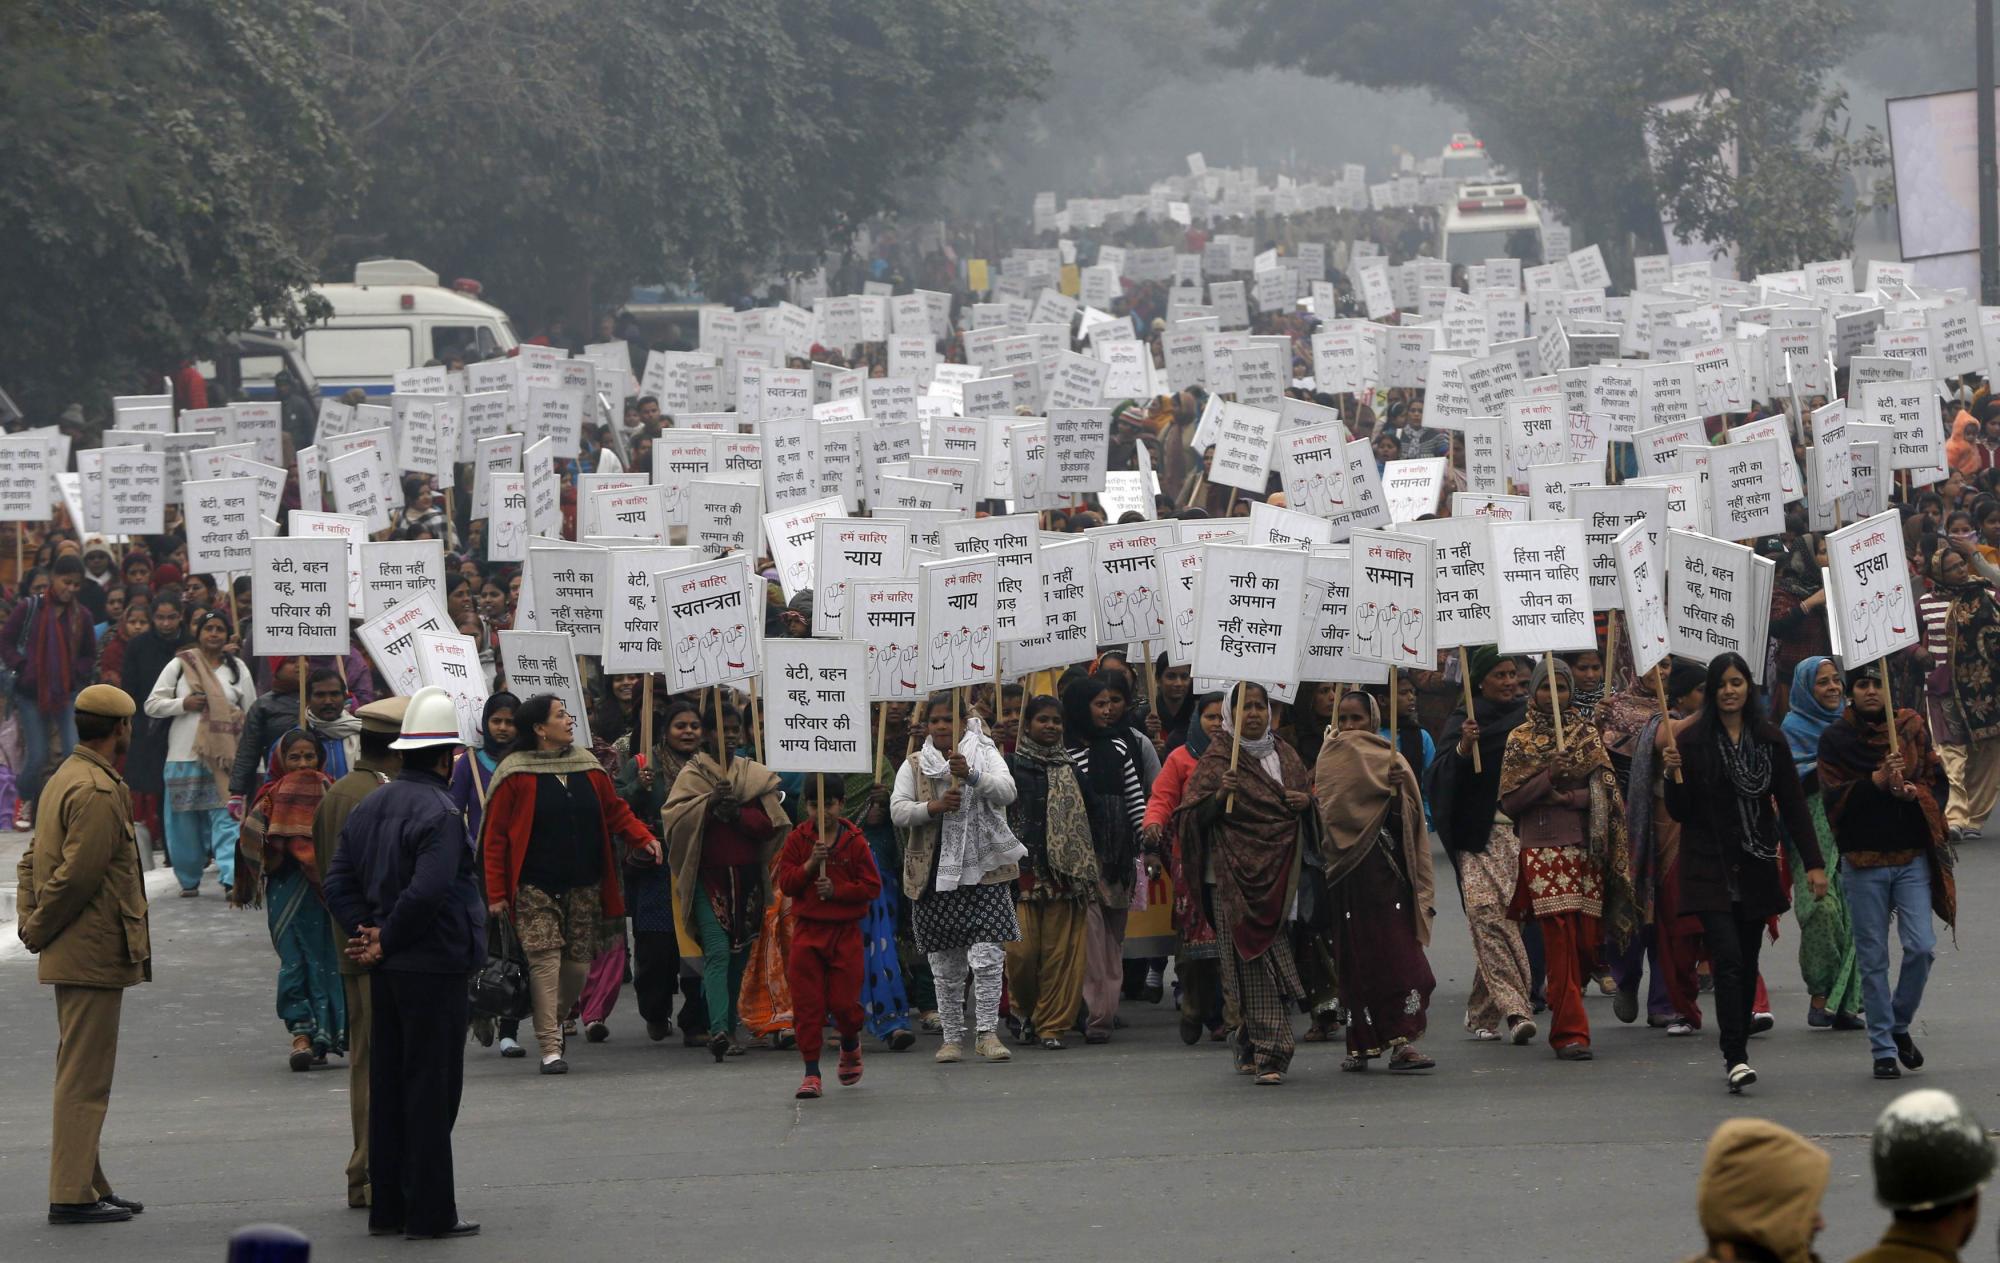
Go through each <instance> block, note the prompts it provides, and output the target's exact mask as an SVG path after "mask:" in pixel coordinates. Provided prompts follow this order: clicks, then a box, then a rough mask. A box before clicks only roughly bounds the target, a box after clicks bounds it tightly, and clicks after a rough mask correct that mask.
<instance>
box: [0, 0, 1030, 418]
mask: <svg viewBox="0 0 2000 1263" xmlns="http://www.w3.org/2000/svg"><path fill="white" fill-rule="evenodd" d="M0 23H4V25H0V111H4V116H5V117H6V118H7V119H8V124H9V125H8V127H7V128H6V129H3V130H0V232H4V233H6V234H7V237H8V240H10V241H13V242H17V243H25V245H26V248H23V249H17V250H15V251H11V252H9V254H8V256H7V257H6V258H5V259H0V284H4V286H5V290H6V292H7V293H8V294H9V295H10V296H12V297H14V299H15V301H14V302H12V303H10V304H9V306H8V309H7V311H6V313H5V315H4V316H0V385H4V386H6V387H7V388H8V389H9V390H10V392H12V393H13V394H15V396H16V397H17V399H19V400H20V401H21V402H22V403H23V405H24V407H26V408H27V409H28V410H29V412H30V414H31V416H36V417H39V418H41V419H46V418H47V416H48V415H49V414H51V413H52V412H53V410H55V409H57V408H60V407H61V406H62V404H63V403H66V402H68V401H71V400H78V399H84V400H90V401H91V402H93V403H96V404H98V405H100V406H101V403H102V399H103V397H104V396H105V395H108V394H110V393H115V392H116V391H118V390H123V389H134V388H137V389H151V388H153V387H152V384H151V383H152V382H154V381H156V380H157V379H156V378H154V377H152V376H151V375H152V374H157V373H158V372H160V371H163V370H164V369H166V368H169V367H171V366H172V365H173V364H175V363H177V362H179V361H180V360H181V359H183V358H185V357H187V356H189V355H199V354H202V353H203V352H205V351H206V350H208V349H210V348H211V347H213V345H214V344H215V342H216V341H217V340H218V339H219V338H221V337H223V336H224V335H226V334H227V333H229V332H231V331H234V330H237V329H242V328H247V327H251V326H255V325H263V324H297V323H298V322H299V321H300V320H302V319H303V318H305V317H306V316H307V315H308V314H309V313H307V312H306V311H304V310H303V309H302V308H301V306H300V305H299V303H298V301H297V297H296V296H297V294H298V292H299V290H300V288H301V287H302V286H304V285H307V284H309V283H310V282H312V281H315V280H320V279H334V278H337V277H338V276H341V275H344V274H345V272H346V270H347V269H348V268H349V267H350V266H351V265H352V263H353V262H354V261H355V260H357V259H361V258H366V257H371V256H379V255H398V256H406V257H412V258H416V259H420V260H422V261H423V262H424V263H426V264H428V265H429V266H431V267H434V268H436V269H437V270H438V271H439V272H440V273H441V274H443V275H445V276H457V275H470V276H476V277H478V278H480V279H481V281H482V282H484V283H485V284H486V286H487V290H488V293H489V294H490V295H492V296H493V297H495V298H496V299H497V300H498V301H500V302H502V303H503V304H507V305H511V306H514V307H516V308H517V309H520V308H526V309H527V310H528V311H529V312H532V313H533V314H534V315H536V316H539V315H540V314H541V313H542V312H543V311H545V310H550V309H557V308H566V309H576V308H578V307H580V306H581V305H582V304H584V303H585V302H587V301H596V302H600V303H601V302H605V301H608V300H610V299H612V298H615V297H622V296H623V294H624V292H625V291H626V289H627V288H628V287H629V286H631V285H632V284H634V283H646V282H659V281H683V280H689V279H694V280H699V281H718V280H720V279H722V278H733V277H738V276H742V277H747V276H750V275H753V274H756V273H758V272H761V271H763V270H767V269H769V268H771V267H773V266H774V265H777V264H778V263H780V262H781V261H782V260H783V259H784V258H785V257H786V256H787V255H788V254H793V253H796V252H800V251H808V250H816V249H819V248H820V247H823V246H824V245H826V244H828V243H829V242H831V241H833V240H836V239H838V238H839V237H840V236H841V235H843V234H844V233H845V232H846V231H847V230H848V229H849V228H851V227H852V226H853V225H854V224H856V223H858V222H859V221H861V220H863V219H865V218H867V217H869V216H871V215H874V214H878V213H880V212H882V211H884V210H888V209H892V208H893V206H894V199H895V196H896V192H897V189H898V186H899V184H901V183H902V182H903V181H905V180H906V179H908V178H909V177H911V176H913V175H915V174H918V173H920V172H923V171H925V170H928V169H930V168H931V167H932V166H933V165H935V164H936V163H938V162H939V161H940V160H941V159H942V158H943V157H944V156H945V155H946V154H947V153H948V151H949V150H950V149H951V148H952V146H953V145H954V144H956V143H957V142H958V141H959V140H960V139H962V138H963V137H965V136H966V135H967V134H968V132H970V131H971V130H972V129H974V128H976V127H978V126H979V125H980V124H982V123H983V122H985V121H987V120H989V119H991V118H994V117H996V116H997V115H998V114H999V112H1000V111H1001V110H1002V109H1004V108H1005V106H1006V105H1007V104H1008V103H1010V102H1012V101H1015V100H1019V99H1022V98H1025V97H1027V96H1029V95H1031V94H1032V93H1033V92H1034V91H1035V89H1036V87H1037V85H1038V83H1039V82H1040V79H1041V76H1042V74H1043V71H1044V65H1043V61H1042V58H1041V56H1040V55H1039V54H1038V53H1037V52H1036V51H1034V49H1033V48H1032V47H1031V46H1030V44H1029V43H1028V42H1027V41H1026V38H1025V35H1024V34H1023V32H1022V31H1021V29H1020V24H1019V23H1017V22H1016V20H1015V10H1014V7H1013V6H1012V5H1010V4H1009V3H1007V0H876V2H875V3H871V4H868V5H855V4H852V3H848V2H847V0H728V2H727V3H720V2H717V0H320V2H319V3H317V4H313V5H296V4H291V3H288V2H287V0H23V3H19V4H12V5H8V6H6V8H5V16H3V17H0ZM22 296H27V301H22Z"/></svg>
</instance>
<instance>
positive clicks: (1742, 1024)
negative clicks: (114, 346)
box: [1661, 653, 1826, 1092]
mask: <svg viewBox="0 0 2000 1263" xmlns="http://www.w3.org/2000/svg"><path fill="white" fill-rule="evenodd" d="M1661 759H1662V762H1664V763H1665V765H1666V768H1667V781H1666V803H1667V811H1668V813H1669V814H1671V815H1672V816H1673V818H1674V819H1675V820H1678V821H1679V822H1680V825H1681V853H1680V870H1681V873H1680V878H1681V887H1680V895H1681V911H1682V912H1684V913H1692V914H1694V915H1696V916H1698V917H1700V918H1701V925H1702V934H1703V937H1704V938H1705V939H1706V940H1707V944H1708V956H1709V964H1710V968H1711V969H1712V970H1713V972H1714V975H1715V1008H1716V1024H1717V1025H1718V1026H1719V1027H1720V1028H1721V1031H1722V1061H1723V1064H1724V1065H1725V1066H1727V1067H1728V1071H1727V1076H1728V1083H1729V1090H1730V1091H1731V1092H1741V1091H1742V1090H1743V1089H1744V1088H1746V1087H1748V1086H1749V1085H1751V1084H1753V1083H1755V1082H1756V1081H1757V1072H1756V1071H1755V1070H1752V1069H1751V1068H1750V1059H1749V1039H1750V1009H1751V1002H1752V1000H1753V998H1754V989H1755V986H1756V978H1757V953H1758V950H1759V948H1760V947H1761V946H1762V943H1763V933H1764V925H1765V922H1767V921H1768V920H1770V918H1772V917H1775V916H1777V915H1779V914H1780V913H1782V912H1784V911H1785V910H1786V909H1787V908H1789V907H1791V899H1790V898H1789V897H1788V896H1787V893H1786V890H1785V882H1784V879H1783V878H1782V876H1781V875H1780V874H1779V871H1778V848H1779V846H1780V845H1781V844H1782V840H1783V839H1784V837H1786V836H1787V835H1789V836H1790V838H1791V840H1792V844H1793V846H1794V847H1795V848H1796V849H1797V851H1798V856H1799V862H1800V863H1801V864H1803V865H1804V867H1805V870H1806V887H1807V889H1808V890H1810V891H1811V892H1812V896H1813V898H1814V899H1822V898H1825V896H1826V868H1825V864H1824V862H1823V860H1822V859H1821V857H1820V851H1819V842H1818V840H1817V839H1818V835H1817V833H1816V831H1815V830H1814V829H1813V823H1812V816H1811V815H1810V814H1809V813H1808V812H1807V810H1806V800H1805V794H1804V792H1803V790H1802V789H1801V788H1800V785H1799V775H1798V771H1797V769H1796V768H1795V767H1794V766H1793V764H1792V751H1791V746H1790V744H1789V743H1788V742H1787V741H1786V740H1785V735H1784V733H1783V732H1781V731H1780V730H1779V728H1778V726H1777V725H1776V724H1773V723H1772V722H1771V721H1770V720H1768V719H1766V718H1765V717H1764V713H1763V708H1762V707H1761V706H1760V705H1759V704H1758V701H1757V690H1756V688H1755V686H1754V685H1752V683H1751V680H1750V664H1749V663H1747V662H1745V661H1744V660H1743V658H1742V656H1741V655H1739V654H1734V653H1725V654H1722V655H1720V656H1718V657H1717V658H1716V659H1715V660H1714V661H1712V662H1710V663H1709V664H1708V690H1707V697H1706V699H1705V700H1704V701H1703V703H1702V708H1701V711H1700V713H1699V714H1697V715H1695V716H1694V717H1693V718H1692V719H1690V720H1687V721H1683V723H1682V725H1681V726H1680V728H1679V730H1678V731H1677V732H1676V733H1675V736H1674V740H1673V742H1672V743H1670V744H1669V745H1668V746H1667V747H1666V749H1665V750H1664V751H1662V754H1661ZM1676 770H1678V771H1679V772H1680V777H1679V779H1675V775H1674V773H1675V771H1676ZM1780 820H1782V821H1783V822H1784V828H1783V829H1782V830H1780V829H1779V827H1778V823H1779V821H1780Z"/></svg>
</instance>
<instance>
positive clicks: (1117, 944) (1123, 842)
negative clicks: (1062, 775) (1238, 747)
mask: <svg viewBox="0 0 2000 1263" xmlns="http://www.w3.org/2000/svg"><path fill="white" fill-rule="evenodd" d="M1116 679H1117V677H1115V676H1114V677H1112V678H1111V679H1107V678H1106V675H1105V674H1104V673H1099V674H1097V675H1093V676H1089V677H1087V678H1085V679H1081V680H1077V681H1075V682H1074V683H1072V684H1071V685H1070V686H1069V687H1068V688H1067V689H1065V690H1064V691H1063V702H1062V707H1063V727H1064V729H1065V736H1066V739H1067V741H1068V753H1069V758H1070V761H1071V762H1072V763H1074V764H1075V765H1076V777H1077V780H1078V781H1079V782H1080V783H1081V784H1082V787H1083V801H1084V805H1085V808H1086V814H1087V823H1088V824H1089V827H1090V839H1091V847H1092V849H1093V851H1094V852H1095V854H1096V861H1097V862H1096V870H1097V881H1096V893H1095V894H1094V896H1093V897H1092V899H1091V901H1090V904H1089V907H1088V910H1087V912H1086V916H1085V929H1084V974H1083V1003H1084V1007H1085V1008H1086V1009H1087V1010H1088V1011H1089V1015H1090V1016H1089V1022H1088V1027H1087V1029H1086V1030H1085V1031H1084V1036H1083V1039H1084V1042H1085V1043H1087V1044H1102V1043H1105V1042H1107V1041H1108V1040H1109V1039H1110V1038H1111V1031H1112V1027H1113V1024H1114V1023H1115V1021H1116V1019H1117V1016H1118V999H1119V991H1120V988H1121V987H1122V985H1123V984H1124V981H1125V951H1124V947H1125V921H1126V917H1127V916H1128V914H1129V912H1130V910H1131V907H1132V897H1133V892H1134V891H1135V890H1136V889H1137V887H1138V882H1139V864H1140V855H1141V845H1142V844H1141V837H1140V835H1141V832H1142V831H1143V830H1144V828H1145V824H1146V778H1145V777H1144V776H1143V774H1142V772H1141V770H1140V762H1139V754H1138V749H1137V748H1138V747H1139V746H1140V745H1143V744H1148V743H1146V742H1145V740H1144V738H1142V737H1140V736H1138V735H1137V734H1136V733H1135V732H1134V731H1133V730H1132V729H1131V728H1129V727H1127V726H1126V725H1125V724H1124V723H1123V722H1122V720H1123V717H1124V703H1125V697H1124V689H1123V687H1122V686H1121V685H1120V684H1118V683H1117V682H1116Z"/></svg>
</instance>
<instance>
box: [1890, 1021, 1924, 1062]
mask: <svg viewBox="0 0 2000 1263" xmlns="http://www.w3.org/2000/svg"><path fill="white" fill-rule="evenodd" d="M1889 1038H1890V1039H1893V1040H1895V1041H1896V1060H1898V1061H1900V1062H1902V1063H1903V1069H1905V1070H1921V1069H1923V1068H1924V1054H1923V1050H1922V1049H1920V1048H1918V1047H1917V1041H1916V1040H1914V1039H1911V1038H1910V1033H1909V1032H1908V1031H1904V1032H1903V1033H1902V1034H1900V1035H1897V1034H1891V1035H1890V1036H1889Z"/></svg>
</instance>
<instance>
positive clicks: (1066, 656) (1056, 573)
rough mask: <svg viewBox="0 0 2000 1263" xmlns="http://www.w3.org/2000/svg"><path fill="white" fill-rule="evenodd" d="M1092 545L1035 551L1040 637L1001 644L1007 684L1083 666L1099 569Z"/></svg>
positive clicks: (1077, 539) (1077, 541)
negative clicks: (1032, 674)
mask: <svg viewBox="0 0 2000 1263" xmlns="http://www.w3.org/2000/svg"><path fill="white" fill-rule="evenodd" d="M1091 547H1092V546H1091V541H1090V540H1088V539H1086V538H1084V537H1083V536H1080V535H1078V536H1072V537H1069V538H1066V539H1060V540H1056V541H1054V542H1049V543H1044V544H1042V546H1041V547H1040V549H1039V550H1038V552H1039V554H1040V569H1041V574H1042V626H1043V628H1044V630H1043V633H1042V634H1041V635H1039V636H1036V637H1033V638H1031V639H1028V640H1019V641H1014V640H1007V641H1002V642H1001V643H1000V661H1001V670H1002V672H1003V673H1004V675H1005V677H1006V678H1007V679H1010V680H1014V679H1019V678H1020V677H1022V676H1024V675H1027V674H1028V673H1029V672H1031V671H1044V670H1051V669H1056V668H1060V667H1065V666H1068V665H1069V664H1070V663H1072V662H1082V661H1085V660H1087V659H1088V658H1089V657H1090V651H1091V647H1092V646H1093V645H1094V644H1096V637H1095V636H1094V635H1093V634H1092V633H1093V629H1094V625H1095V623H1096V619H1097V591H1096V578H1097V568H1096V565H1095V562H1094V559H1093V557H1092V553H1091Z"/></svg>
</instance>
